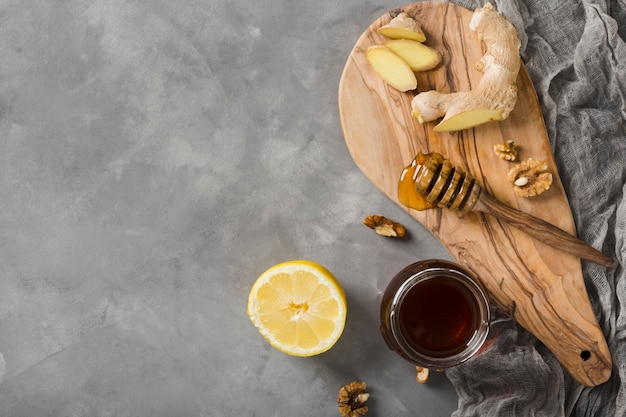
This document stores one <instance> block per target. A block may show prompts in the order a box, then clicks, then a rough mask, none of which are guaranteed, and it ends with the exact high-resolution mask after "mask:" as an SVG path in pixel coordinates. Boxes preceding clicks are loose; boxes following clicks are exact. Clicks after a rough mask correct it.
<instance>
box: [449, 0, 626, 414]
mask: <svg viewBox="0 0 626 417" xmlns="http://www.w3.org/2000/svg"><path fill="white" fill-rule="evenodd" d="M455 3H456V4H459V5H462V6H465V7H467V8H469V9H475V8H476V7H480V6H482V5H483V3H484V2H483V1H463V0H458V1H456V2H455ZM492 3H493V4H495V6H496V8H497V9H498V10H499V11H500V12H501V13H503V14H504V15H505V16H506V17H507V19H509V20H510V21H511V22H512V23H513V24H514V25H515V26H516V27H517V29H518V32H519V34H520V38H521V41H522V46H521V50H520V53H521V56H522V58H523V61H524V63H525V65H526V67H527V68H528V71H529V73H530V76H531V78H532V80H533V83H534V85H535V89H536V90H537V94H538V96H539V100H540V103H541V106H542V110H543V115H544V118H545V122H546V127H547V130H548V135H549V137H550V142H551V145H552V151H553V152H554V156H555V158H556V162H557V166H558V169H559V174H560V176H561V179H562V181H563V184H564V187H565V191H566V193H567V195H568V198H569V201H570V205H571V208H572V212H573V215H574V220H575V222H576V227H577V230H578V235H579V237H580V238H582V239H583V240H584V241H586V242H588V243H589V244H591V245H592V246H594V247H595V248H597V249H600V250H602V251H603V252H604V253H606V254H608V255H610V256H615V258H616V260H617V261H616V263H615V265H614V266H613V267H612V268H608V269H607V268H604V267H601V266H598V265H595V264H591V263H587V262H583V274H584V277H585V282H586V285H587V290H588V292H589V296H590V298H591V302H592V305H593V307H594V310H595V312H596V315H597V317H598V321H599V323H600V326H601V328H602V330H603V331H604V334H605V337H606V339H607V342H608V344H609V348H610V349H611V354H612V357H613V374H612V377H611V379H610V380H609V381H608V382H607V383H605V384H602V385H600V386H597V387H592V388H588V387H583V386H582V385H580V384H578V383H577V382H576V381H574V380H573V379H572V377H571V376H570V375H569V374H568V373H567V371H565V370H563V369H562V368H561V365H560V364H559V363H558V361H557V360H556V359H555V358H554V356H553V355H552V354H551V353H550V352H549V351H548V350H547V349H546V348H545V347H544V346H543V345H542V344H541V343H540V342H538V341H537V340H536V339H535V338H534V337H533V336H532V335H531V334H529V333H528V332H527V331H526V330H524V329H523V328H521V327H520V326H519V325H517V324H516V323H515V322H513V321H511V320H510V319H508V318H507V317H505V316H504V315H502V314H501V313H498V312H496V314H495V320H494V322H493V326H492V332H491V337H492V340H493V343H492V344H491V345H490V346H489V347H488V349H487V350H486V351H485V353H484V354H482V355H481V356H479V357H477V358H475V359H472V360H471V361H469V362H467V363H465V364H463V365H461V366H458V367H456V368H454V369H452V370H449V371H447V376H448V378H449V379H450V380H451V381H452V383H453V385H454V387H455V388H456V390H457V392H458V394H459V406H458V410H457V411H456V412H454V414H453V417H461V416H463V417H465V416H507V417H509V416H550V417H555V416H625V415H626V383H624V382H623V381H626V343H624V339H626V272H625V270H624V266H625V265H626V239H625V237H626V202H625V201H624V194H625V193H626V42H625V40H626V1H625V0H604V1H603V0H597V1H590V0H586V1H580V0H559V1H546V0H513V1H512V0H495V1H492Z"/></svg>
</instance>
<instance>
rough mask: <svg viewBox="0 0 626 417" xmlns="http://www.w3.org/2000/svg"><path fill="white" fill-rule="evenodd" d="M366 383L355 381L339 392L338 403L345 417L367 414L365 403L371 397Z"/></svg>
mask: <svg viewBox="0 0 626 417" xmlns="http://www.w3.org/2000/svg"><path fill="white" fill-rule="evenodd" d="M365 389H366V386H365V382H358V381H354V382H352V383H350V384H348V385H344V386H343V387H341V389H340V390H339V395H338V396H337V403H338V404H339V405H338V408H339V412H340V413H341V415H342V416H343V417H358V416H362V415H364V414H365V413H367V410H368V409H367V406H366V405H365V402H366V401H367V400H368V399H369V397H370V395H369V394H368V393H367V391H365Z"/></svg>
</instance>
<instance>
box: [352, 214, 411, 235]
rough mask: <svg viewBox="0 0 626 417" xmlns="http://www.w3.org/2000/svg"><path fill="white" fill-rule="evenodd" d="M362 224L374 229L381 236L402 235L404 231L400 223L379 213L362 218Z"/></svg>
mask: <svg viewBox="0 0 626 417" xmlns="http://www.w3.org/2000/svg"><path fill="white" fill-rule="evenodd" d="M363 224H364V225H366V226H367V227H369V228H370V229H374V230H375V231H376V233H378V234H379V235H381V236H387V237H403V236H404V234H405V233H406V232H405V230H404V226H402V225H401V224H400V223H397V222H394V221H393V220H391V219H388V218H386V217H385V216H382V215H380V214H374V215H371V216H367V217H366V218H365V219H363Z"/></svg>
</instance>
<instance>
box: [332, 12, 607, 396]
mask: <svg viewBox="0 0 626 417" xmlns="http://www.w3.org/2000/svg"><path fill="white" fill-rule="evenodd" d="M400 11H404V12H406V13H408V14H409V15H410V16H413V17H414V18H415V19H416V20H418V21H419V22H420V23H421V25H422V27H423V29H424V32H425V34H426V36H427V39H426V42H425V44H427V45H429V46H430V47H433V48H435V49H437V50H439V51H440V52H441V53H442V54H443V62H442V63H441V64H440V65H439V66H438V67H437V68H435V69H433V70H430V71H425V72H418V73H416V75H417V79H418V87H417V90H416V91H414V92H407V93H401V92H399V91H398V90H395V89H394V88H392V87H390V86H388V85H386V84H385V82H383V81H382V79H381V78H380V77H379V76H378V75H377V74H376V73H375V72H374V71H373V70H372V68H371V67H370V65H369V63H368V62H367V58H366V54H365V51H366V49H367V47H369V46H370V45H375V44H381V43H382V42H384V41H385V40H386V39H385V38H384V37H382V36H380V35H379V34H378V33H377V31H376V30H377V28H379V27H380V26H382V25H384V24H386V23H388V22H389V21H390V20H391V18H392V16H395V15H397V13H398V12H400ZM472 13H473V12H472V11H470V10H468V9H465V8H462V7H459V6H456V5H453V4H450V3H434V2H433V3H431V2H424V3H412V4H408V5H405V6H402V7H400V8H398V9H395V10H393V11H391V12H389V13H386V14H384V15H383V16H381V17H380V18H379V19H377V20H376V21H375V22H374V23H373V24H372V25H371V26H370V27H369V28H367V30H366V31H365V32H364V33H363V34H362V35H361V37H360V38H359V39H358V41H357V43H356V45H355V46H354V48H353V50H352V51H351V53H350V56H349V57H348V60H347V63H346V65H345V68H344V71H343V74H342V77H341V81H340V84H339V112H340V117H341V124H342V128H343V132H344V136H345V141H346V144H347V147H348V150H349V152H350V154H351V156H352V158H353V160H354V162H355V163H356V164H357V166H358V167H359V168H360V169H361V171H363V173H364V174H365V175H366V176H367V178H368V179H369V180H370V181H371V182H372V183H373V184H374V185H375V186H376V187H377V188H378V189H379V190H380V191H382V192H383V193H384V194H385V195H387V196H388V197H389V198H390V199H392V200H393V201H395V202H396V203H397V204H399V205H400V206H401V207H404V206H403V205H402V204H401V203H400V201H399V200H398V194H397V188H398V180H399V177H400V174H401V172H402V170H403V168H404V167H405V166H407V165H409V164H410V163H411V161H412V160H413V158H414V157H415V156H416V154H417V153H418V152H422V153H429V152H438V153H440V154H442V155H443V156H444V157H446V158H448V159H450V161H451V162H452V163H453V164H454V165H456V166H460V167H462V169H464V170H465V171H466V172H468V171H469V172H470V173H471V174H472V175H473V176H474V177H475V178H476V179H477V181H478V182H479V183H480V184H481V186H482V188H483V190H485V191H487V192H488V193H489V194H491V195H492V196H494V197H495V198H497V199H498V200H500V201H502V202H504V203H506V204H507V205H509V206H512V207H514V208H517V209H519V210H521V211H523V212H526V213H529V214H531V215H533V216H536V217H539V218H541V219H543V220H545V221H547V222H549V223H552V224H554V225H556V226H558V227H560V228H561V229H563V230H566V231H568V232H570V233H572V234H574V233H575V226H574V221H573V218H572V214H571V211H570V207H569V203H568V200H567V196H566V194H565V191H564V189H563V185H562V183H561V181H560V179H559V175H558V172H557V168H556V164H555V162H554V157H553V155H552V151H551V148H550V143H549V140H548V136H547V133H546V129H545V124H544V121H543V117H542V114H541V108H540V105H539V101H538V98H537V94H536V92H535V89H534V87H533V84H532V81H531V80H530V77H529V75H528V73H527V71H526V69H525V67H524V66H523V65H522V69H521V71H520V73H519V76H518V79H517V86H518V100H517V104H516V106H515V109H514V110H513V112H512V113H511V115H510V116H509V117H508V118H507V119H506V120H504V121H502V122H492V123H488V124H484V125H481V126H479V127H476V128H473V129H468V130H465V131H460V132H443V133H437V132H434V131H433V127H434V126H435V124H436V122H431V123H425V124H423V125H422V124H420V123H419V122H417V120H415V119H414V118H413V117H412V115H411V99H412V98H413V96H414V95H415V93H417V92H420V91H426V90H430V89H435V90H438V91H441V92H450V91H468V90H471V89H472V87H473V86H476V85H477V84H478V82H479V81H480V79H481V77H482V74H481V73H479V72H478V71H477V70H476V69H475V68H474V65H475V63H477V62H478V61H479V59H480V58H481V57H482V55H483V52H484V50H483V48H484V45H481V42H480V41H479V40H478V39H477V36H476V34H475V33H474V32H473V31H471V30H470V29H469V22H470V19H471V17H472ZM509 139H511V140H514V141H515V142H516V143H517V144H518V145H519V154H518V162H519V161H522V160H525V159H527V158H534V159H542V160H545V161H546V162H547V164H548V166H549V170H550V172H552V174H553V178H554V180H553V184H552V186H551V188H550V189H549V190H548V191H546V192H545V193H543V194H541V195H540V196H536V197H532V198H521V197H516V195H515V194H514V192H513V187H512V185H511V184H510V183H509V182H508V180H507V173H508V171H509V170H510V168H511V167H512V166H514V164H515V163H516V162H507V161H505V160H503V159H500V158H499V157H498V156H497V155H496V154H495V152H494V151H493V147H494V145H496V144H499V143H504V142H506V141H507V140H509ZM518 162H517V163H518ZM404 208H405V209H406V210H407V211H408V213H409V214H410V215H411V216H412V217H413V218H415V219H416V220H417V221H418V222H420V223H421V224H422V225H423V226H424V227H426V228H427V229H428V230H430V231H431V232H432V233H433V234H434V235H435V236H436V237H437V238H438V239H439V240H440V241H441V242H442V244H443V245H444V246H445V247H446V248H447V249H448V251H449V252H450V253H451V255H452V256H453V257H454V258H455V259H456V260H457V262H458V263H459V264H461V265H463V266H464V267H465V268H466V269H468V270H469V271H471V273H473V275H474V276H475V277H477V278H478V279H479V280H480V281H481V283H482V284H483V286H485V287H486V288H487V290H488V292H489V294H490V296H491V300H492V301H493V303H494V304H495V305H496V306H497V307H498V308H499V309H500V310H502V311H504V312H505V313H506V314H508V315H509V316H510V317H512V318H514V319H515V320H516V321H517V322H518V323H519V324H520V325H521V326H523V327H524V328H526V329H527V330H529V331H530V332H531V333H533V334H534V335H535V336H536V337H537V338H538V339H539V340H541V341H542V342H543V343H544V344H545V345H546V346H547V347H548V348H549V349H550V350H551V351H552V352H553V354H554V355H555V356H556V357H557V359H558V360H559V361H560V362H561V364H562V365H563V366H564V367H565V368H566V369H567V370H568V371H569V372H570V373H571V375H572V376H573V377H574V378H575V379H576V380H577V381H579V382H580V383H582V384H585V385H588V386H594V385H599V384H601V383H603V382H605V381H606V380H607V379H608V378H609V377H610V374H611V367H612V365H611V356H610V352H609V349H608V347H607V344H606V341H605V339H604V336H603V333H602V331H601V330H600V328H599V326H598V322H597V319H596V317H595V314H594V312H593V310H592V307H591V304H590V301H589V298H588V295H587V291H586V289H585V283H584V279H583V275H582V269H581V262H580V259H578V258H577V257H575V256H573V255H569V254H567V253H564V252H562V251H560V250H559V249H558V248H553V247H549V246H548V245H546V244H544V243H541V242H539V241H538V240H536V239H534V238H533V237H531V236H529V235H528V234H526V233H524V232H522V231H520V230H518V229H515V228H512V227H510V226H509V225H507V224H506V223H503V222H502V221H499V220H498V219H496V218H495V217H493V216H491V215H489V214H484V213H480V212H468V213H465V214H463V215H459V214H458V213H456V212H453V211H450V210H442V209H439V208H435V209H429V210H425V211H417V210H413V209H408V208H406V207H404Z"/></svg>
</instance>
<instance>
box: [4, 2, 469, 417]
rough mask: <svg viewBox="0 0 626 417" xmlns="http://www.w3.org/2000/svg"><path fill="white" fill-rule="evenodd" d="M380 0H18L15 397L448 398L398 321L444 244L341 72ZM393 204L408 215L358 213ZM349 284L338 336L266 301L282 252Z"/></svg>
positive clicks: (415, 405) (9, 179)
mask: <svg viewBox="0 0 626 417" xmlns="http://www.w3.org/2000/svg"><path fill="white" fill-rule="evenodd" d="M397 5H398V4H395V3H390V2H387V3H385V2H382V3H376V2H371V1H365V2H363V1H356V0H346V1H326V0H324V1H316V2H313V1H306V2H305V1H301V2H287V1H284V0H268V1H263V2H260V1H259V2H256V1H254V2H253V1H245V0H233V1H225V0H221V1H219V0H208V1H206V0H205V1H200V0H180V1H162V0H154V1H149V0H135V1H131V0H112V1H78V0H68V1H60V2H57V1H54V2H53V1H41V0H39V1H24V0H16V1H9V0H3V1H0V19H1V23H0V39H1V41H0V142H1V149H2V152H1V153H0V158H1V161H2V163H1V164H0V170H1V174H0V195H1V198H0V234H1V235H0V245H1V246H0V335H1V337H0V415H1V416H11V417H21V416H23V417H37V416H129V417H130V416H150V417H159V416H163V417H176V416H181V417H182V416H203V417H204V416H296V415H297V416H322V415H324V416H333V415H339V414H338V412H337V408H336V403H335V401H336V396H337V392H338V390H339V388H340V387H341V385H343V384H346V383H349V382H351V381H353V380H363V381H365V382H366V383H367V384H368V386H369V388H370V391H371V400H370V402H369V405H370V413H369V414H368V415H372V416H393V417H401V416H413V415H416V416H417V415H419V416H431V417H436V416H449V415H450V414H451V413H452V412H453V411H454V410H455V409H456V401H457V397H456V393H455V392H454V389H453V388H452V386H451V385H450V383H449V381H448V380H447V379H446V377H445V375H443V374H438V375H434V376H433V377H431V381H430V382H429V384H427V385H419V384H417V383H416V382H415V372H414V368H413V367H412V366H411V365H410V364H408V363H405V362H403V361H402V360H401V359H399V358H398V357H397V356H395V355H394V354H393V353H391V352H390V351H388V350H387V348H386V346H385V345H384V342H383V341H382V339H381V337H380V335H379V332H378V308H379V302H380V296H381V293H382V291H383V290H384V288H385V285H386V283H387V281H388V280H389V279H390V278H391V276H392V275H393V274H394V273H395V272H397V271H399V270H400V269H402V268H403V267H404V266H406V265H407V264H409V263H411V262H413V261H415V260H418V259H425V258H432V257H439V258H441V257H443V258H448V254H447V252H446V251H445V250H444V249H443V247H442V246H441V245H440V244H439V242H438V241H436V240H435V239H434V238H433V237H432V236H431V235H430V233H429V232H427V231H426V230H425V229H424V228H423V227H422V226H421V225H419V224H418V223H417V222H414V221H412V220H411V218H410V217H409V216H408V215H407V214H405V213H404V212H403V211H402V210H401V209H400V208H399V207H397V206H395V205H394V204H393V203H391V202H390V201H388V200H387V199H386V198H385V197H384V196H383V195H382V194H380V193H379V192H378V191H377V190H376V189H375V188H374V186H373V185H371V184H370V183H369V182H368V181H367V179H366V178H365V177H364V175H363V174H362V173H361V172H360V171H359V170H358V168H357V167H356V165H355V164H354V163H353V161H352V160H351V158H350V156H349V154H348V151H347V148H346V146H345V143H344V141H343V135H342V132H341V127H340V123H339V115H338V108H337V88H338V83H339V79H340V76H341V71H342V69H343V66H344V64H345V61H346V58H347V56H348V54H349V52H350V50H351V48H352V46H353V45H354V43H355V42H356V40H357V38H358V36H359V35H360V34H361V33H362V32H363V31H364V30H365V29H366V28H367V26H369V24H370V23H371V22H373V21H374V20H375V19H376V18H377V17H379V16H380V15H381V14H383V13H384V12H386V11H387V10H390V9H392V8H393V7H395V6H397ZM375 213H382V214H385V215H387V216H388V217H391V218H394V219H395V220H397V221H400V222H402V223H404V224H405V225H406V226H407V229H408V233H409V237H408V238H407V239H405V240H403V241H395V240H392V239H386V238H383V237H380V236H378V235H376V234H374V233H373V232H372V231H371V230H370V229H367V228H366V227H365V226H363V225H362V224H361V221H362V219H363V217H365V216H366V215H368V214H375ZM297 258H304V259H311V260H314V261H316V262H319V263H322V264H323V265H325V266H326V267H327V268H329V269H330V270H331V271H332V272H333V273H334V274H335V275H336V276H337V278H338V279H339V281H340V282H341V283H342V285H343V286H344V288H345V290H346V293H347V298H348V309H349V310H348V311H349V312H348V319H347V324H346V329H345V331H344V334H343V336H342V337H341V339H340V340H339V342H338V343H337V345H336V346H335V347H333V348H332V349H331V350H330V351H329V352H327V353H324V354H322V355H319V356H316V357H312V358H295V357H290V356H287V355H285V354H283V353H281V352H278V351H277V350H275V349H273V348H271V347H270V346H269V345H268V344H267V343H266V342H265V341H264V340H263V338H262V337H261V336H260V334H259V333H258V332H257V330H256V329H255V328H254V327H253V326H252V324H251V323H250V321H249V320H248V317H247V316H246V303H247V297H248V291H249V290H250V287H251V285H252V284H253V282H254V281H255V280H256V278H257V277H258V276H259V275H260V274H261V273H262V272H263V271H264V270H265V269H267V268H268V267H269V266H271V265H273V264H275V263H278V262H281V261H285V260H289V259H297Z"/></svg>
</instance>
